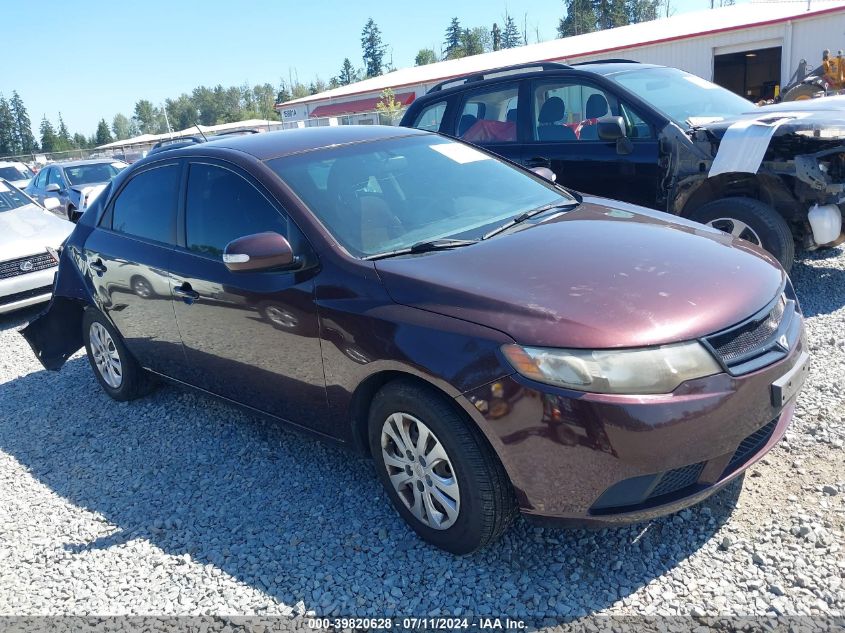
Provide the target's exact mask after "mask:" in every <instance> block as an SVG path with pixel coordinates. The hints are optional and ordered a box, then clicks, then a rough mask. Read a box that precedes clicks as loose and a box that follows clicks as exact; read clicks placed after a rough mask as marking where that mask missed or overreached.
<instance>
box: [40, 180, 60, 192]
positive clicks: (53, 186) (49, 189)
mask: <svg viewBox="0 0 845 633" xmlns="http://www.w3.org/2000/svg"><path fill="white" fill-rule="evenodd" d="M61 190H62V188H61V187H59V185H57V184H56V183H54V182H51V183H50V184H49V185H47V187H46V188H45V189H44V191H46V192H47V193H59V192H60V191H61Z"/></svg>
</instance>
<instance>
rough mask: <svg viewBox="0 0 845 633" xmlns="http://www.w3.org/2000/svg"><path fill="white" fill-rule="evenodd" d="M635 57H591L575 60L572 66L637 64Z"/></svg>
mask: <svg viewBox="0 0 845 633" xmlns="http://www.w3.org/2000/svg"><path fill="white" fill-rule="evenodd" d="M639 63H640V62H638V61H637V60H635V59H618V58H613V59H591V60H590V61H588V62H577V63H575V64H572V65H573V66H586V65H587V64H639Z"/></svg>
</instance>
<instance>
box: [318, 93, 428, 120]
mask: <svg viewBox="0 0 845 633" xmlns="http://www.w3.org/2000/svg"><path fill="white" fill-rule="evenodd" d="M416 96H417V95H416V93H413V92H402V93H399V94H397V95H394V97H393V98H394V99H396V101H398V102H399V103H401V104H402V105H410V104H411V103H412V102H413V101H414V99H415V98H416ZM379 101H381V97H370V98H369V99H358V100H356V101H343V102H341V103H326V104H324V105H319V106H317V107H316V108H314V109H313V110H312V111H311V112H310V113H309V114H308V116H309V117H312V118H313V117H327V116H339V115H341V114H358V113H362V112H374V111H375V110H376V105H377V104H378V102H379Z"/></svg>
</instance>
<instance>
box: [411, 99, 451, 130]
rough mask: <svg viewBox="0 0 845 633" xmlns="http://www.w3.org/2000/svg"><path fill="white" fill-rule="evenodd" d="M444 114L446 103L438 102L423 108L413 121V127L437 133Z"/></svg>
mask: <svg viewBox="0 0 845 633" xmlns="http://www.w3.org/2000/svg"><path fill="white" fill-rule="evenodd" d="M445 112H446V102H445V101H440V102H438V103H433V104H431V105H430V106H427V107H425V108H423V111H422V112H420V114H419V116H418V117H417V120H416V121H414V127H415V128H419V129H421V130H428V131H429V132H439V131H440V123H441V122H442V121H443V114H444V113H445Z"/></svg>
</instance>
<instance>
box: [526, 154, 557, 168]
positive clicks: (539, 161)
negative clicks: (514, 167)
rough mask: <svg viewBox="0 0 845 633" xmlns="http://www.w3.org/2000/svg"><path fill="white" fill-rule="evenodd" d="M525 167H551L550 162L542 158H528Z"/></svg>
mask: <svg viewBox="0 0 845 633" xmlns="http://www.w3.org/2000/svg"><path fill="white" fill-rule="evenodd" d="M525 166H526V167H551V166H552V161H551V160H550V159H548V158H543V157H542V156H535V157H534V158H529V159H528V160H527V161H525Z"/></svg>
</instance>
